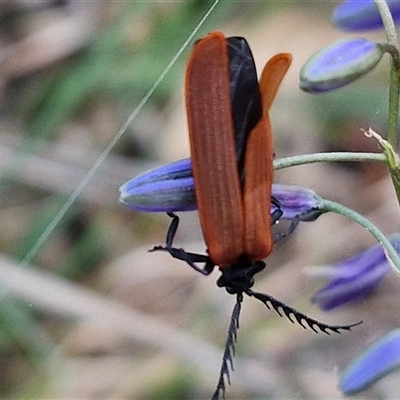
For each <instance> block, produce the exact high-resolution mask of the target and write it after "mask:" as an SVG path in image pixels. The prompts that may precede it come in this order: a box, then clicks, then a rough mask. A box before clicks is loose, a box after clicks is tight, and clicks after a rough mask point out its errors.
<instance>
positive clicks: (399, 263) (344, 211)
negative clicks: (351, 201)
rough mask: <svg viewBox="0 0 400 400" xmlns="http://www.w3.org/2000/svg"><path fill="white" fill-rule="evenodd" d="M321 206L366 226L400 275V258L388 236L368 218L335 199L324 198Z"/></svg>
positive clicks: (324, 209)
mask: <svg viewBox="0 0 400 400" xmlns="http://www.w3.org/2000/svg"><path fill="white" fill-rule="evenodd" d="M319 208H320V209H321V210H323V211H324V212H334V213H336V214H339V215H342V216H344V217H347V218H350V219H351V220H353V221H354V222H356V223H357V224H359V225H361V226H362V227H364V228H365V229H366V230H367V231H368V232H370V233H371V234H372V236H374V237H375V239H376V240H377V241H378V242H379V243H380V245H381V246H382V247H383V248H384V251H385V253H386V256H387V257H389V258H390V260H388V261H389V263H390V265H391V266H392V267H393V270H394V271H395V272H396V273H397V274H398V275H400V258H399V256H398V254H397V252H396V250H395V249H394V247H393V246H392V245H391V243H390V242H389V240H388V239H387V238H386V236H385V235H384V234H383V233H382V232H381V231H380V230H379V229H378V228H377V227H376V226H375V225H374V224H372V223H371V222H370V221H369V220H368V219H367V218H365V217H363V216H362V215H360V214H358V213H357V212H355V211H354V210H351V209H349V208H347V207H345V206H343V205H341V204H338V203H335V202H334V201H329V200H325V199H322V200H321V203H320V206H319Z"/></svg>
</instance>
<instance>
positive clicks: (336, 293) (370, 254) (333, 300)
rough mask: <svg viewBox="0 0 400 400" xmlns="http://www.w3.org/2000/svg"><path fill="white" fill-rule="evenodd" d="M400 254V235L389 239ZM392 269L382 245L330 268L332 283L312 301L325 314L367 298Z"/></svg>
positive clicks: (329, 274) (321, 290) (329, 273)
mask: <svg viewBox="0 0 400 400" xmlns="http://www.w3.org/2000/svg"><path fill="white" fill-rule="evenodd" d="M389 240H390V243H391V244H392V245H393V247H394V248H395V249H396V251H397V252H398V253H400V234H397V235H393V236H391V237H390V238H389ZM390 270H391V267H390V265H389V262H388V261H387V259H386V256H385V253H384V251H383V248H382V246H380V245H376V246H374V247H371V248H370V249H368V250H365V251H363V252H362V253H360V254H358V255H357V256H355V257H352V258H349V259H347V260H344V261H342V262H340V263H339V264H337V265H335V266H332V267H330V268H329V269H328V270H327V273H326V276H329V277H330V281H329V282H328V283H327V284H326V285H325V286H324V287H323V288H322V289H320V290H319V291H318V292H317V293H315V295H314V296H313V298H312V301H313V302H314V303H317V304H318V305H319V307H320V308H322V309H323V310H325V311H329V310H332V309H334V308H336V307H340V306H343V305H344V304H348V303H351V302H353V301H359V300H362V299H364V298H365V297H366V296H368V294H370V293H371V292H372V290H374V289H375V287H376V286H377V285H378V284H379V282H380V281H381V279H382V278H383V277H384V276H385V275H386V274H387V273H388V272H389V271H390Z"/></svg>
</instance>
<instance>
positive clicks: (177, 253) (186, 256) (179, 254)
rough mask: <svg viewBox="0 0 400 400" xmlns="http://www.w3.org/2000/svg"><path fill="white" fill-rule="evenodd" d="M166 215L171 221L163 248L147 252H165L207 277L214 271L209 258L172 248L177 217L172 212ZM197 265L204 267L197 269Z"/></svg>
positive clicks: (154, 248) (156, 247)
mask: <svg viewBox="0 0 400 400" xmlns="http://www.w3.org/2000/svg"><path fill="white" fill-rule="evenodd" d="M167 214H168V216H169V217H170V218H172V221H171V224H170V226H169V228H168V231H167V238H166V244H165V246H154V247H153V248H152V249H151V250H149V252H154V251H166V252H168V253H169V254H171V256H172V257H173V258H176V259H177V260H182V261H185V262H186V263H187V264H189V265H190V266H191V267H192V268H193V269H194V270H196V271H197V272H200V273H201V274H203V275H209V274H210V273H211V272H212V271H213V269H214V263H213V262H212V261H211V259H210V257H209V256H207V255H205V254H196V253H189V252H187V251H185V250H184V249H181V248H177V247H174V246H173V241H174V238H175V235H176V231H177V230H178V226H179V217H178V216H177V215H176V214H174V213H172V212H171V213H167ZM197 263H204V266H203V267H199V266H197V265H196V264H197Z"/></svg>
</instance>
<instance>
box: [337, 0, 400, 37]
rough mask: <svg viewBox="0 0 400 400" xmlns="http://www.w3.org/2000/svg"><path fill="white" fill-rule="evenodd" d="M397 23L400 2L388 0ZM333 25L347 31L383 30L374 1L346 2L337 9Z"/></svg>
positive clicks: (399, 14) (352, 0)
mask: <svg viewBox="0 0 400 400" xmlns="http://www.w3.org/2000/svg"><path fill="white" fill-rule="evenodd" d="M386 2H387V4H388V6H389V9H390V12H391V13H392V17H393V20H394V22H395V23H397V22H399V21H400V2H399V1H398V0H386ZM332 21H333V23H334V24H335V25H336V26H337V27H338V28H341V29H343V30H345V31H349V32H354V31H365V30H371V29H379V28H383V23H382V19H381V16H380V14H379V11H378V9H377V8H376V6H375V4H374V1H373V0H346V1H344V2H343V3H342V4H340V5H339V6H337V7H336V8H335V11H334V12H333V17H332Z"/></svg>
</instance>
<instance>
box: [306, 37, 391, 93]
mask: <svg viewBox="0 0 400 400" xmlns="http://www.w3.org/2000/svg"><path fill="white" fill-rule="evenodd" d="M384 52H385V51H384V48H383V46H382V45H380V44H379V43H374V42H371V41H369V40H367V39H346V40H342V41H340V42H337V43H335V44H333V45H331V46H329V47H326V48H324V49H322V50H320V51H319V52H317V53H316V54H314V55H313V56H312V57H311V58H310V59H309V60H308V61H307V62H306V64H305V65H304V66H303V68H302V69H301V71H300V88H301V89H302V90H304V91H305V92H310V93H315V94H318V93H324V92H329V91H331V90H334V89H338V88H340V87H342V86H345V85H348V84H349V83H351V82H353V81H355V80H356V79H357V78H359V77H360V76H362V75H364V74H366V73H367V72H369V71H370V70H371V69H373V68H374V67H375V66H376V65H377V64H378V63H379V61H380V59H381V58H382V56H383V54H384Z"/></svg>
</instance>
